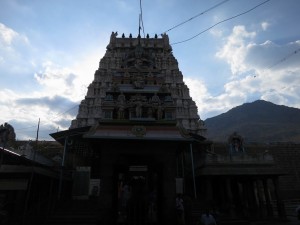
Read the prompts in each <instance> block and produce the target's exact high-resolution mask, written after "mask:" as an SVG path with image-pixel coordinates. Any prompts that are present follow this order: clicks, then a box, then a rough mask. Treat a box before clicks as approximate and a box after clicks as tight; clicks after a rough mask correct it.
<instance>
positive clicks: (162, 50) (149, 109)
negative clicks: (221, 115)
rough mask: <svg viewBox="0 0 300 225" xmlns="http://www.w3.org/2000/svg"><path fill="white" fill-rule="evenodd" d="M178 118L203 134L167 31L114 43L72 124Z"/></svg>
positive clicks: (187, 130) (185, 126) (113, 37)
mask: <svg viewBox="0 0 300 225" xmlns="http://www.w3.org/2000/svg"><path fill="white" fill-rule="evenodd" d="M134 119H138V120H148V121H151V122H153V123H155V122H159V121H160V122H161V121H163V120H168V122H170V121H174V124H177V125H178V126H179V128H180V129H181V130H185V131H184V132H185V133H196V134H200V135H203V132H204V131H205V128H204V125H203V123H202V121H201V120H200V117H199V115H198V113H197V106H196V104H195V102H194V101H193V99H192V98H191V97H190V95H189V90H188V87H187V86H186V85H185V83H184V81H183V76H182V74H181V72H180V70H179V68H178V63H177V60H176V58H175V57H174V56H173V53H172V48H171V46H170V43H169V37H168V35H167V34H162V38H159V37H158V36H157V35H156V36H155V37H154V38H151V37H147V38H133V37H132V35H131V34H130V35H129V37H128V38H126V37H125V35H122V37H119V38H118V37H117V32H112V33H111V36H110V43H109V45H108V46H107V50H106V53H105V55H104V57H103V58H102V59H101V60H100V63H99V68H98V69H97V70H96V72H95V79H94V80H93V81H92V83H91V84H90V85H89V87H88V93H87V95H86V96H85V99H84V100H83V101H81V104H80V106H79V112H78V115H77V117H76V119H75V120H74V121H72V124H71V127H70V128H77V127H82V126H96V125H98V124H99V121H104V120H116V121H118V120H122V121H123V122H124V121H130V120H134Z"/></svg>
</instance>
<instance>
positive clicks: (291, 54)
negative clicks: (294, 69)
mask: <svg viewBox="0 0 300 225" xmlns="http://www.w3.org/2000/svg"><path fill="white" fill-rule="evenodd" d="M298 52H300V48H298V49H296V50H295V51H293V52H291V53H290V54H288V55H286V56H285V57H283V58H282V59H280V60H279V61H277V62H276V63H274V64H272V65H271V66H269V67H268V68H267V69H271V68H273V67H274V66H277V65H278V64H280V63H282V62H284V61H286V60H287V59H288V58H290V57H292V56H294V55H296V54H297V53H298Z"/></svg>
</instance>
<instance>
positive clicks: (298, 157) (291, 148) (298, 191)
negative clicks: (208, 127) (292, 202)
mask: <svg viewBox="0 0 300 225" xmlns="http://www.w3.org/2000/svg"><path fill="white" fill-rule="evenodd" d="M244 147H245V152H246V153H247V154H248V155H250V156H253V157H254V158H255V157H257V158H261V157H263V155H264V154H265V155H272V156H273V159H274V162H275V163H276V164H277V165H278V166H279V167H280V168H281V169H282V173H284V174H286V175H282V176H280V177H279V185H280V190H281V194H282V197H283V198H284V199H292V198H300V144H296V143H267V144H263V143H245V145H244ZM212 150H213V151H214V152H215V153H216V154H221V155H226V154H228V152H229V149H228V145H227V143H214V145H213V147H212Z"/></svg>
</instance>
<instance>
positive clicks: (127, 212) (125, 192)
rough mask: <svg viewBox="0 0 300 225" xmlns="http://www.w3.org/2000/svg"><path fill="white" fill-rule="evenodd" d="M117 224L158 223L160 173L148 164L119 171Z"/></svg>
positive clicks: (138, 224)
mask: <svg viewBox="0 0 300 225" xmlns="http://www.w3.org/2000/svg"><path fill="white" fill-rule="evenodd" d="M117 191H118V199H117V201H118V206H117V211H118V212H117V213H118V215H117V224H132V225H140V224H156V223H157V222H158V218H157V217H158V216H157V208H158V202H157V199H158V197H157V195H158V175H157V172H154V171H149V168H148V166H147V165H142V166H129V167H127V170H126V171H125V170H123V171H119V172H118V187H117Z"/></svg>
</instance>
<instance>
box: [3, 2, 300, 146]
mask: <svg viewBox="0 0 300 225" xmlns="http://www.w3.org/2000/svg"><path fill="white" fill-rule="evenodd" d="M263 2H265V0H228V1H222V0H210V1H204V0H143V1H142V12H143V24H144V31H145V34H147V33H148V34H149V35H150V36H152V37H153V36H154V35H155V34H158V35H159V34H161V33H163V32H165V31H167V30H169V29H170V28H172V27H174V26H175V25H177V24H180V23H181V22H183V21H186V20H188V19H190V18H192V17H194V16H195V15H198V14H200V13H201V12H205V11H206V10H207V9H209V8H211V7H213V6H215V5H217V4H219V3H222V4H220V5H219V6H218V7H216V8H213V9H211V10H209V11H206V12H205V13H203V14H202V15H200V16H198V17H196V18H194V19H192V20H190V21H188V22H187V23H185V24H184V25H182V26H179V27H177V28H175V29H172V30H170V31H169V32H167V34H168V35H169V39H170V42H171V43H176V42H181V41H184V40H186V39H189V38H191V37H193V36H195V35H197V34H199V33H200V32H202V31H204V30H206V29H207V28H209V27H211V26H213V25H215V24H218V23H219V22H221V21H223V20H226V19H228V18H231V17H233V16H236V15H238V14H241V13H243V12H246V11H248V10H250V9H252V8H253V7H255V6H257V5H259V4H261V3H263ZM299 9H300V1H299V0H270V1H268V2H266V3H265V4H262V5H261V6H259V7H257V8H255V9H253V10H252V11H250V12H248V13H246V14H244V15H241V16H239V17H236V18H234V19H231V20H228V21H226V22H223V23H219V24H218V25H216V26H214V27H213V28H212V29H209V30H208V31H206V32H204V33H202V34H200V35H199V36H197V37H195V38H194V39H191V40H190V41H187V42H184V43H180V44H174V45H172V48H173V54H174V56H175V57H176V59H177V60H178V63H179V68H180V70H181V71H182V73H183V75H184V80H185V82H186V84H187V85H188V86H189V88H190V94H191V96H192V97H193V99H194V100H195V101H196V103H197V106H198V111H199V115H200V117H201V119H203V120H205V119H206V118H209V117H213V116H216V115H219V114H221V113H224V112H226V111H228V110H229V109H231V108H232V107H235V106H237V105H241V104H243V103H246V102H252V101H255V100H258V99H263V100H266V101H270V102H273V103H275V104H279V105H286V106H290V107H296V108H300V28H299V24H298V23H299V21H300V13H299ZM139 14H140V5H139V0H110V1H106V0H51V1H46V0H0V106H1V114H0V115H1V116H0V124H3V123H4V122H8V123H10V124H11V125H12V126H13V127H14V128H15V132H16V135H17V139H21V140H26V139H35V136H36V129H37V124H38V119H39V118H40V119H41V124H40V135H39V138H40V139H41V140H49V139H51V138H50V136H49V135H48V134H49V133H53V132H56V131H57V130H64V129H68V127H69V126H70V122H71V120H72V119H74V118H75V117H76V114H77V110H78V108H77V106H78V104H79V102H80V101H81V100H82V99H84V96H85V95H86V91H87V86H88V85H89V84H90V83H91V82H92V81H93V77H94V72H95V70H96V69H97V68H98V65H99V61H100V59H101V58H102V57H103V55H104V53H105V50H106V46H107V45H108V42H109V38H110V34H111V32H112V31H118V33H119V35H121V34H122V33H124V34H125V36H128V35H129V34H130V33H132V35H133V36H137V33H138V22H139V20H138V18H139Z"/></svg>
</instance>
